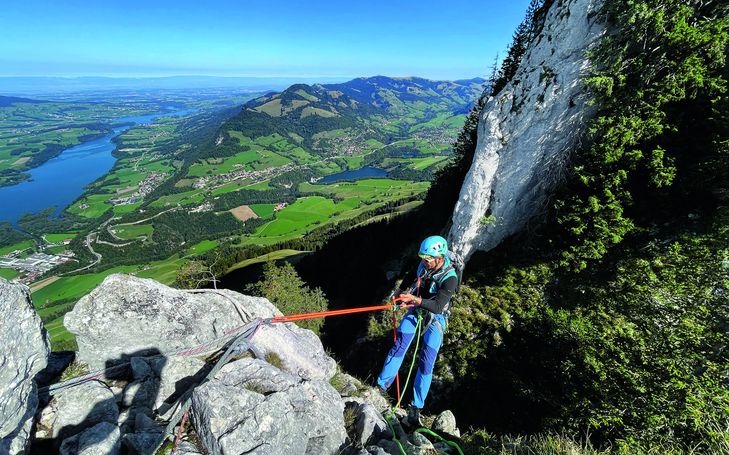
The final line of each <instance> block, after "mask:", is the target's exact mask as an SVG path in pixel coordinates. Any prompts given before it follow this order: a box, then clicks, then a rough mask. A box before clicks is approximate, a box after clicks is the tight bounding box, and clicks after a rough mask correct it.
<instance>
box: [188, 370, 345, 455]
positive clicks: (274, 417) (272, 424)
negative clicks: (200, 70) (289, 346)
mask: <svg viewBox="0 0 729 455" xmlns="http://www.w3.org/2000/svg"><path fill="white" fill-rule="evenodd" d="M192 409H193V412H192V421H193V424H194V426H195V429H196V430H197V432H198V435H199V436H200V437H201V439H202V441H203V444H204V445H205V448H206V449H207V450H208V451H209V452H210V453H211V454H239V453H249V454H290V453H291V454H293V453H297V454H304V453H306V454H320V453H336V452H337V451H338V450H339V449H340V447H342V446H343V445H344V442H345V439H346V437H347V433H346V431H345V429H344V420H343V410H344V404H343V402H342V400H341V399H340V397H339V394H338V393H337V391H336V390H334V388H333V387H332V386H331V385H329V384H328V383H327V382H324V381H320V380H306V379H301V378H299V377H297V376H295V375H292V374H289V373H286V372H284V371H281V370H279V369H278V368H276V367H274V366H272V365H270V364H268V363H266V362H264V361H261V360H257V359H242V360H239V361H236V362H233V363H231V364H229V365H226V366H225V367H224V368H223V369H222V370H221V371H220V372H219V373H218V374H217V375H216V377H215V379H214V380H213V381H210V382H208V383H206V384H204V385H203V386H201V387H198V388H197V389H196V390H195V393H194V395H193V404H192Z"/></svg>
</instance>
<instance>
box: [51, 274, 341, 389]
mask: <svg viewBox="0 0 729 455" xmlns="http://www.w3.org/2000/svg"><path fill="white" fill-rule="evenodd" d="M280 314H281V313H280V312H279V311H278V310H277V309H276V307H275V306H273V304H271V302H269V301H268V300H266V299H264V298H260V297H250V296H246V295H242V294H239V293H237V292H233V291H229V290H216V291H213V290H210V291H205V292H198V293H190V292H186V291H181V290H178V289H173V288H170V287H168V286H165V285H163V284H160V283H158V282H156V281H154V280H147V279H142V278H137V277H134V276H130V275H121V274H116V275H110V276H108V277H107V278H106V279H105V280H104V281H103V283H102V284H101V285H99V286H98V287H97V288H96V289H94V290H93V291H92V292H91V293H90V294H88V295H86V296H84V297H82V298H81V300H79V301H78V303H77V304H76V306H75V307H74V309H73V311H71V312H70V313H68V314H66V316H65V318H64V325H65V326H66V328H67V329H68V330H69V331H70V332H72V333H73V334H74V335H76V339H77V342H78V347H79V354H78V360H80V361H81V362H83V363H86V364H87V365H88V366H89V367H90V368H91V369H92V370H94V369H99V368H103V367H104V366H105V365H106V364H107V362H111V363H113V362H118V361H120V360H123V359H127V358H129V356H130V355H132V354H134V355H141V353H143V352H145V351H150V352H153V351H155V352H162V353H166V352H172V351H175V350H179V349H182V348H188V347H192V346H197V345H200V344H203V343H206V342H209V341H211V340H214V339H216V338H219V337H221V336H223V335H225V334H226V333H228V332H229V331H231V330H232V329H234V328H236V327H239V326H241V325H243V324H246V323H248V322H250V321H252V320H253V319H256V318H264V319H265V318H270V317H273V316H278V315H280ZM110 334H113V336H110ZM256 345H257V346H258V348H259V349H260V350H261V351H262V353H263V355H270V354H275V355H276V356H277V357H278V358H280V359H281V361H282V362H283V363H284V364H283V366H284V367H285V368H286V370H287V371H291V372H294V373H295V374H297V375H299V376H301V377H303V378H307V379H329V378H331V377H332V375H334V373H335V371H336V365H335V362H334V361H333V360H332V359H331V358H330V357H329V356H327V355H326V354H325V353H324V350H323V348H322V344H321V341H320V340H319V338H318V337H317V336H316V335H315V334H314V333H312V332H311V331H308V330H304V329H301V328H299V327H298V326H296V325H295V324H290V323H288V324H276V325H275V326H270V327H269V326H266V327H262V328H261V330H260V331H259V333H258V334H256Z"/></svg>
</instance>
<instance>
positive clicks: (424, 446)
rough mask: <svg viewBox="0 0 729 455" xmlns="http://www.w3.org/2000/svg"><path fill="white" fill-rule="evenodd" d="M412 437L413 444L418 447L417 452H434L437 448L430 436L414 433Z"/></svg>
mask: <svg viewBox="0 0 729 455" xmlns="http://www.w3.org/2000/svg"><path fill="white" fill-rule="evenodd" d="M410 439H411V440H412V441H413V445H414V446H415V447H417V449H416V450H415V452H416V453H423V454H427V453H433V451H434V450H435V447H433V443H432V442H430V440H429V439H428V438H426V437H425V435H423V434H420V433H413V434H412V436H410Z"/></svg>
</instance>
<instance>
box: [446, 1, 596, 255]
mask: <svg viewBox="0 0 729 455" xmlns="http://www.w3.org/2000/svg"><path fill="white" fill-rule="evenodd" d="M601 5H602V1H601V0H564V1H560V2H554V3H552V5H551V6H550V7H549V9H548V11H547V13H546V17H545V22H544V27H543V31H542V36H540V37H537V38H536V39H535V40H534V43H533V44H532V45H530V46H529V48H528V49H527V51H526V53H525V54H524V56H523V57H522V60H521V63H520V65H519V68H518V69H517V72H516V75H515V76H514V78H513V81H514V82H513V83H511V82H510V83H509V84H507V85H506V86H505V87H504V88H503V89H502V90H501V92H500V93H499V94H498V95H497V96H496V97H492V98H489V99H488V101H487V102H486V104H485V105H484V107H483V110H482V112H481V114H480V119H479V124H478V131H477V133H478V140H477V144H476V152H475V154H474V158H473V162H472V164H471V168H470V170H469V171H468V173H467V175H466V178H465V179H464V182H463V186H462V188H461V193H460V196H459V198H458V202H457V203H456V206H455V209H454V211H453V224H452V227H451V230H450V233H449V239H450V241H451V246H452V248H453V249H454V250H455V251H456V252H458V253H460V254H461V255H462V256H463V257H464V259H466V260H467V259H468V258H469V257H470V256H471V254H472V253H473V252H474V251H477V250H483V251H488V250H490V249H492V248H494V247H495V246H496V245H498V244H499V243H500V242H501V241H502V240H503V239H504V238H506V237H507V236H509V235H511V234H513V233H515V232H517V231H519V230H520V229H522V228H523V227H524V225H525V224H526V223H527V221H528V220H529V219H530V218H531V217H533V216H534V215H536V214H538V213H539V212H540V211H541V210H543V207H544V201H545V199H544V198H545V195H546V194H548V192H549V191H548V190H549V189H550V188H551V187H552V186H553V185H554V184H555V183H556V182H557V181H559V179H560V178H561V176H562V175H563V169H564V164H565V162H566V160H567V156H568V154H569V152H570V151H571V150H572V149H573V148H574V146H575V145H576V144H577V143H578V141H579V140H580V139H581V137H582V135H583V133H584V128H585V125H586V124H587V123H588V122H587V121H588V120H589V119H590V118H591V117H592V116H593V115H594V112H595V108H594V107H591V106H588V105H587V104H586V101H587V99H588V93H587V90H586V89H585V86H584V84H583V82H582V81H583V78H584V76H586V75H587V74H588V73H589V71H590V61H589V59H588V56H587V53H588V51H589V50H590V49H591V48H592V47H593V46H594V45H595V44H596V43H598V42H600V40H601V39H602V37H603V36H604V35H605V25H604V23H603V22H602V21H601V20H600V19H599V15H598V14H596V13H597V12H598V11H599V9H600V7H601ZM547 37H550V38H551V39H547ZM516 81H518V83H517V82H516ZM487 211H488V212H489V213H490V214H491V218H490V219H487V220H482V218H483V216H484V215H485V214H486V213H487Z"/></svg>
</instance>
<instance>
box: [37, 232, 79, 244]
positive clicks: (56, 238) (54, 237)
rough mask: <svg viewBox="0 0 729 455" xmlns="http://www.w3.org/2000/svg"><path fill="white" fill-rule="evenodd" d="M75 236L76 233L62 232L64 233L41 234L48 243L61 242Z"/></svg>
mask: <svg viewBox="0 0 729 455" xmlns="http://www.w3.org/2000/svg"><path fill="white" fill-rule="evenodd" d="M74 237H76V234H71V233H64V234H45V235H44V236H43V238H44V239H46V242H48V243H61V242H63V241H64V240H69V239H72V238H74Z"/></svg>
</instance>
